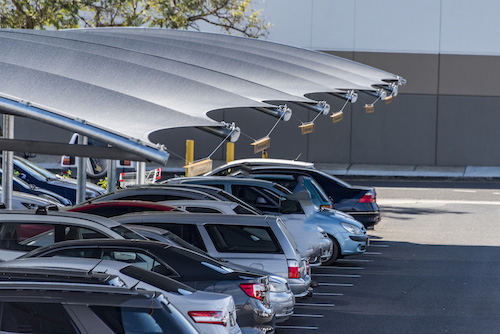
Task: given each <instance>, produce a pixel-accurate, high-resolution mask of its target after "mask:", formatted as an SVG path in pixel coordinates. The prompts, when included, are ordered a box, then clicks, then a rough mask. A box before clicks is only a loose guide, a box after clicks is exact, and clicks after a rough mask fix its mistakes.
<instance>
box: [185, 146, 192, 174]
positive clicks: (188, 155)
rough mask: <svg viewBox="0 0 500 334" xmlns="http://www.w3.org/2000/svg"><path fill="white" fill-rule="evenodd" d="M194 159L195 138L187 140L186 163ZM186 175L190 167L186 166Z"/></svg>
mask: <svg viewBox="0 0 500 334" xmlns="http://www.w3.org/2000/svg"><path fill="white" fill-rule="evenodd" d="M193 161H194V140H191V139H188V140H186V165H189V164H190V163H192V162H193ZM185 174H186V176H189V175H188V169H187V168H186V173H185Z"/></svg>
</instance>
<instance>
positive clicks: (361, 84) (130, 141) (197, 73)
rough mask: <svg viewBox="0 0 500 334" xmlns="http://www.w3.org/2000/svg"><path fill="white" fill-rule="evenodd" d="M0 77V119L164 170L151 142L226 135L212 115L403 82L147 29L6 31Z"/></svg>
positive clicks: (233, 40) (260, 45)
mask: <svg viewBox="0 0 500 334" xmlns="http://www.w3.org/2000/svg"><path fill="white" fill-rule="evenodd" d="M0 73H1V75H0V112H2V113H5V114H12V115H17V116H23V117H30V118H33V119H37V120H40V121H43V122H45V123H49V124H52V125H56V126H60V127H63V128H65V129H68V130H70V131H74V132H78V133H81V134H83V135H86V136H89V137H93V138H96V139H98V140H100V141H102V142H104V143H108V144H110V145H112V146H113V147H116V148H119V149H122V150H125V151H128V152H132V153H134V154H136V155H138V156H141V157H143V158H144V159H145V160H147V161H154V162H158V163H162V164H165V163H166V159H167V158H168V154H167V152H166V150H165V147H163V146H162V145H161V144H168V143H152V142H151V140H150V136H151V134H153V133H156V132H158V131H164V130H167V129H171V128H179V127H224V125H223V124H221V123H219V122H216V121H214V120H212V119H211V118H209V117H208V116H207V115H208V114H209V112H210V111H214V110H220V109H232V108H276V106H277V105H280V104H284V103H287V102H301V103H305V104H311V105H313V104H315V103H316V101H314V100H311V99H310V98H308V97H307V96H308V94H313V93H345V92H346V91H349V90H355V91H372V92H376V91H377V90H379V89H380V88H384V89H386V90H387V91H388V92H389V93H395V94H397V85H399V84H401V83H402V82H403V80H402V78H400V77H399V76H397V75H394V74H391V73H387V72H384V71H381V70H378V69H375V68H372V67H369V66H365V65H362V64H359V63H356V62H352V61H349V60H345V59H342V58H338V57H335V56H330V55H326V54H323V53H319V52H314V51H309V50H305V49H300V48H295V47H291V46H286V45H282V44H277V43H272V42H267V41H261V40H255V39H250V38H243V37H235V36H228V35H219V34H209V33H200V32H192V31H179V30H167V29H149V28H148V29H146V28H105V29H77V30H59V31H40V30H12V29H2V30H0ZM394 87H396V88H394ZM256 113H257V112H256ZM0 144H1V143H0ZM3 149H5V147H4V148H3Z"/></svg>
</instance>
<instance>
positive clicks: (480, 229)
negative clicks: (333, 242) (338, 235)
mask: <svg viewBox="0 0 500 334" xmlns="http://www.w3.org/2000/svg"><path fill="white" fill-rule="evenodd" d="M377 192H378V194H379V196H378V201H379V203H380V205H381V209H382V210H383V217H384V218H383V220H382V222H381V223H380V224H379V225H377V227H376V228H375V230H372V231H369V234H370V242H371V245H370V246H369V247H368V249H367V253H366V254H364V255H362V256H356V257H350V258H346V259H342V260H340V261H339V262H338V263H337V264H336V265H334V266H331V267H326V268H325V267H317V268H313V278H314V279H315V280H316V281H317V282H319V284H320V286H319V287H317V288H315V294H314V295H313V297H312V298H308V299H305V300H300V301H298V303H297V304H298V305H297V307H296V314H295V316H294V317H293V318H292V319H290V320H289V321H288V322H286V323H285V324H282V326H280V327H279V328H278V329H277V333H279V334H283V333H497V332H498V328H499V327H500V318H499V317H498V309H499V308H500V289H498V277H500V265H499V264H500V263H499V262H500V248H499V247H498V246H499V245H500V224H498V218H497V217H498V216H499V214H500V198H499V196H500V192H499V191H498V189H497V188H496V187H490V185H487V186H484V187H482V186H481V185H477V186H476V187H462V188H461V187H460V185H456V186H455V187H449V186H447V187H437V188H436V187H429V188H425V187H422V186H419V187H418V188H413V187H411V186H410V185H405V188H401V187H396V188H393V187H384V186H383V185H379V186H378V188H377ZM497 198H498V199H499V200H497Z"/></svg>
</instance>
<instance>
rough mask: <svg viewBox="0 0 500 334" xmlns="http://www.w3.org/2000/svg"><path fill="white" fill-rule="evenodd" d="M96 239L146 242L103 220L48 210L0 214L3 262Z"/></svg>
mask: <svg viewBox="0 0 500 334" xmlns="http://www.w3.org/2000/svg"><path fill="white" fill-rule="evenodd" d="M96 238H112V239H144V237H143V236H141V235H139V234H137V233H135V232H133V231H132V230H130V229H128V228H127V227H124V226H122V225H121V224H120V223H117V222H115V221H113V220H111V219H108V218H104V217H99V216H94V215H88V214H81V213H75V212H57V211H51V210H46V209H38V210H36V211H34V210H0V261H7V260H12V259H15V258H18V257H20V256H22V255H23V254H25V253H27V252H29V251H32V250H34V249H36V248H39V247H43V246H47V245H51V244H53V243H55V242H59V241H65V240H80V239H96Z"/></svg>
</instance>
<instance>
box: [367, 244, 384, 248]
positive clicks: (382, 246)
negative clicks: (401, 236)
mask: <svg viewBox="0 0 500 334" xmlns="http://www.w3.org/2000/svg"><path fill="white" fill-rule="evenodd" d="M368 247H379V248H389V245H369V246H368Z"/></svg>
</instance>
